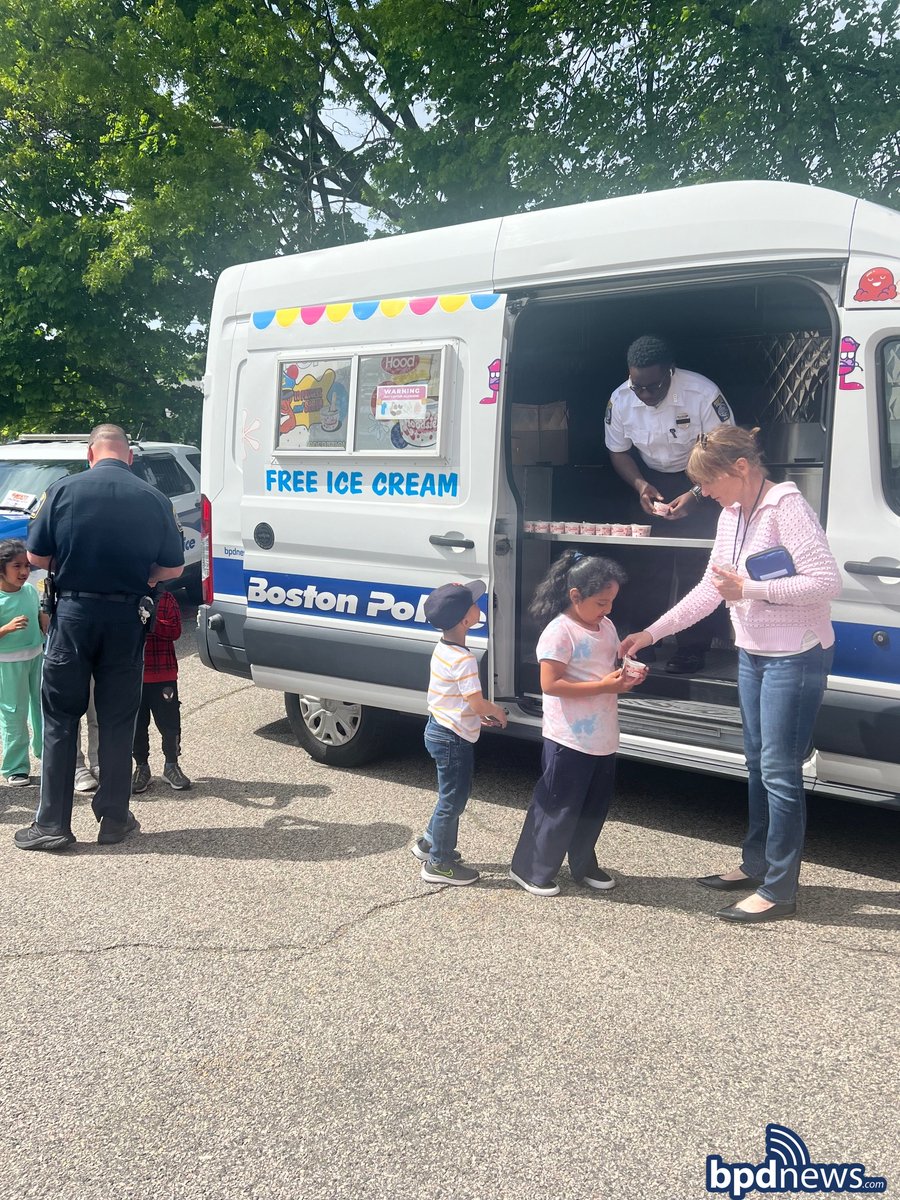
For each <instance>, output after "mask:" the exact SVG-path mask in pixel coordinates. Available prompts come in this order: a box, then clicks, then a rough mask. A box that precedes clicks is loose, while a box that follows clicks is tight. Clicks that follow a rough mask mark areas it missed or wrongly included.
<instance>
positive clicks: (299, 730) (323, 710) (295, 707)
mask: <svg viewBox="0 0 900 1200" xmlns="http://www.w3.org/2000/svg"><path fill="white" fill-rule="evenodd" d="M284 708H285V711H286V713H287V718H288V721H289V722H290V726H291V729H292V730H293V733H294V736H295V737H296V739H297V741H298V742H299V743H300V745H301V746H302V747H303V749H304V750H305V751H306V752H307V754H309V756H310V758H314V759H315V760H316V762H320V763H325V764H326V765H327V766H329V767H361V766H362V765H363V763H367V762H371V761H372V759H374V758H377V756H378V754H379V752H380V750H381V747H382V743H383V740H384V718H383V716H382V714H381V712H380V711H379V710H378V709H377V708H368V707H366V706H365V705H363V704H351V703H349V702H348V701H346V700H326V699H325V698H324V697H321V696H295V695H294V694H293V693H291V692H286V693H285V696H284Z"/></svg>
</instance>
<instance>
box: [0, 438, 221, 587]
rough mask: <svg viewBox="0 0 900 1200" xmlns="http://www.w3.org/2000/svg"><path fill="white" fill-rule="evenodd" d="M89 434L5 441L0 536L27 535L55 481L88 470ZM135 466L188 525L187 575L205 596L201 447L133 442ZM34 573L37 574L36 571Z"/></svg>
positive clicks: (0, 451)
mask: <svg viewBox="0 0 900 1200" xmlns="http://www.w3.org/2000/svg"><path fill="white" fill-rule="evenodd" d="M87 448H88V437H87V435H86V434H63V433H54V434H50V433H47V434H44V433H29V434H23V435H22V436H21V437H19V438H17V439H16V440H15V441H13V442H7V443H6V444H5V445H2V446H0V538H8V537H17V538H21V539H22V540H23V541H25V540H26V539H27V537H28V523H29V521H30V520H31V517H32V514H33V513H34V511H35V509H36V508H37V506H38V504H39V503H40V499H41V497H42V496H43V494H44V492H46V490H47V488H49V487H50V485H51V484H52V483H56V481H57V480H58V479H63V478H64V477H65V476H66V475H74V474H76V473H77V472H78V471H86V470H87V467H88V461H87ZM131 448H132V451H133V452H134V463H133V464H132V470H133V471H134V473H135V474H136V475H139V476H140V477H141V479H146V481H147V482H148V483H152V484H153V486H154V487H155V488H158V489H159V490H160V491H161V492H162V493H163V494H164V495H165V496H168V497H169V499H170V500H171V501H172V507H173V508H174V509H175V515H176V517H177V518H178V521H179V523H180V525H181V527H182V529H183V531H184V561H185V570H184V575H183V576H182V577H181V578H180V579H179V580H178V585H177V586H179V587H181V586H186V587H187V588H188V591H189V593H190V594H192V598H194V599H197V600H199V599H200V451H199V450H198V449H197V447H196V446H183V445H178V444H176V443H173V442H143V441H137V442H132V443H131ZM34 578H35V579H37V578H38V572H35V574H34Z"/></svg>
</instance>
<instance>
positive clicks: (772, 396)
mask: <svg viewBox="0 0 900 1200" xmlns="http://www.w3.org/2000/svg"><path fill="white" fill-rule="evenodd" d="M722 350H723V351H724V352H725V354H726V355H727V356H728V358H730V360H731V367H732V370H733V369H734V367H737V368H738V370H739V371H741V372H744V373H745V375H746V378H747V379H748V380H752V381H753V389H752V390H753V393H754V401H753V409H754V411H753V414H752V415H753V420H754V421H755V422H756V423H757V424H758V425H761V426H766V425H794V424H807V423H813V422H815V423H817V424H819V423H821V421H822V414H823V412H824V411H825V397H826V396H827V394H828V383H829V379H830V376H831V370H832V363H831V358H832V354H831V339H830V337H828V335H827V334H823V333H819V332H818V331H815V330H797V331H795V332H792V333H778V334H753V335H750V336H743V337H734V338H725V339H723V341H722ZM738 419H739V420H740V417H739V418H738Z"/></svg>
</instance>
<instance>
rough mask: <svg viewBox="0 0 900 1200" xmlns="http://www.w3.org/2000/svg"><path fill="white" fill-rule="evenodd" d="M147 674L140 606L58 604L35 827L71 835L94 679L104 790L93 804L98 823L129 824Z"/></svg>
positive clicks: (44, 689)
mask: <svg viewBox="0 0 900 1200" xmlns="http://www.w3.org/2000/svg"><path fill="white" fill-rule="evenodd" d="M143 674H144V626H143V625H142V624H141V620H140V617H139V616H138V611H137V603H136V602H135V603H134V604H131V603H117V602H115V601H112V600H88V599H84V598H77V599H76V598H74V597H61V598H60V601H59V605H58V607H57V610H56V613H55V614H54V616H53V619H52V620H51V622H50V629H49V632H48V636H47V649H46V653H45V655H44V673H43V681H42V684H41V703H42V707H43V712H44V755H43V760H42V766H41V798H40V801H39V804H38V810H37V815H36V817H35V820H36V821H37V823H38V825H40V826H41V827H42V828H44V829H48V830H54V831H60V830H68V829H69V828H70V827H71V822H72V800H73V795H72V793H73V789H74V785H75V753H76V750H77V748H78V722H79V720H80V719H81V718H82V717H83V716H84V714H85V712H86V711H87V706H88V698H89V696H90V690H91V679H92V678H93V680H94V707H95V708H96V710H97V726H98V729H99V745H98V750H97V755H98V758H99V764H100V786H99V787H98V788H97V790H96V792H94V796H93V799H92V802H91V803H92V807H93V810H94V815H95V816H96V818H97V820H98V821H99V820H100V819H101V818H102V817H110V818H112V819H113V820H115V821H124V820H125V819H126V817H127V815H128V801H129V797H130V795H131V745H132V742H133V740H134V721H135V717H136V716H137V711H138V706H139V705H140V702H141V681H142V678H143Z"/></svg>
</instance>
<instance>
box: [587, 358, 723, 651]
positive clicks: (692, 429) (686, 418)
mask: <svg viewBox="0 0 900 1200" xmlns="http://www.w3.org/2000/svg"><path fill="white" fill-rule="evenodd" d="M627 361H628V379H627V380H626V381H625V382H624V383H623V384H621V385H620V386H619V387H617V388H616V390H615V391H614V392H613V394H612V396H611V397H610V400H609V404H608V405H607V407H606V448H607V450H608V451H609V457H610V461H611V462H612V466H613V469H614V470H615V472H616V474H617V475H619V476H620V477H621V478H622V479H623V480H624V481H625V482H626V483H627V484H628V485H629V486H630V487H632V488H633V489H634V491H635V492H636V493H637V495H636V498H635V503H634V506H633V512H632V514H631V520H633V521H636V522H639V523H642V524H651V525H653V526H654V528H653V533H654V534H656V535H657V536H659V537H679V538H681V537H688V538H711V537H714V536H715V530H716V521H717V519H718V514H719V509H718V506H717V505H715V504H710V503H709V502H708V501H706V500H704V499H703V497H702V496H701V495H700V490H699V488H694V487H693V486H692V484H691V480H690V479H689V478H688V476H687V474H686V473H685V467H686V466H687V461H688V458H689V457H690V453H691V450H692V449H693V446H694V443H695V442H696V441H697V439H698V437H699V436H700V435H701V434H702V433H709V432H710V431H711V430H713V429H716V428H717V427H718V426H719V425H723V424H728V425H733V424H734V417H733V416H732V413H731V409H730V408H729V407H728V404H727V402H726V400H725V398H724V397H723V396H722V394H721V392H720V391H719V388H718V387H717V385H716V384H715V383H713V382H712V380H711V379H706V378H705V377H704V376H703V375H698V374H696V373H695V372H694V371H685V370H682V369H681V368H680V367H676V366H675V360H674V356H673V354H672V351H671V349H670V348H669V346H668V345H667V344H666V343H665V342H664V341H662V340H661V339H660V338H657V337H650V336H644V337H640V338H638V339H637V341H635V342H632V343H631V345H630V346H629V347H628V352H627ZM659 503H662V504H666V505H668V507H669V511H668V512H667V513H666V514H664V515H663V514H661V513H659V512H657V511H656V509H655V508H654V505H655V504H659ZM676 522H677V524H676ZM707 557H708V555H707V554H706V552H705V551H702V552H701V551H700V550H699V548H698V550H692V549H680V548H679V549H674V550H666V551H662V549H661V548H660V549H655V550H653V551H650V550H649V547H646V548H645V547H642V548H641V551H637V550H635V551H634V552H633V553H632V554H631V555H630V556H629V559H630V561H629V567H628V570H629V578H630V583H629V584H628V585H626V588H625V589H624V590H623V595H622V597H621V599H620V602H619V603H618V604H617V610H618V613H619V614H620V616H619V620H620V626H621V625H622V624H624V623H628V624H629V625H632V624H635V622H636V624H635V628H637V629H643V628H644V623H643V622H645V611H646V610H647V608H648V605H649V610H651V611H649V616H651V617H652V614H653V612H655V607H654V606H656V607H658V606H659V602H660V600H661V599H662V602H663V603H664V604H665V603H667V596H668V593H667V592H665V590H664V589H665V587H666V585H667V583H669V582H670V581H671V577H672V573H673V572H674V573H675V575H676V578H677V592H676V594H677V598H678V599H680V598H681V597H682V596H684V595H685V594H686V593H687V592H689V591H690V590H691V588H692V587H693V586H694V585H695V584H696V583H697V582H698V581H699V579H700V577H701V575H702V574H703V570H704V568H705V566H706V559H707ZM660 584H662V588H663V595H662V596H661V589H660ZM720 619H721V618H717V614H715V613H713V614H712V616H711V617H707V618H706V619H705V620H704V621H700V622H699V623H698V624H697V625H695V626H693V628H691V629H686V630H684V632H683V633H680V634H678V636H677V638H676V643H677V650H676V653H675V654H674V655H673V657H672V658H671V659H669V662H668V663H667V664H666V670H667V671H668V672H670V673H672V674H681V673H693V672H694V671H698V670H700V669H701V668H702V666H703V662H704V655H705V653H706V651H707V650H708V649H709V645H710V642H711V640H712V636H713V633H714V632H715V631H716V629H717V628H718V622H719V620H720ZM620 631H621V630H620Z"/></svg>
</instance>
